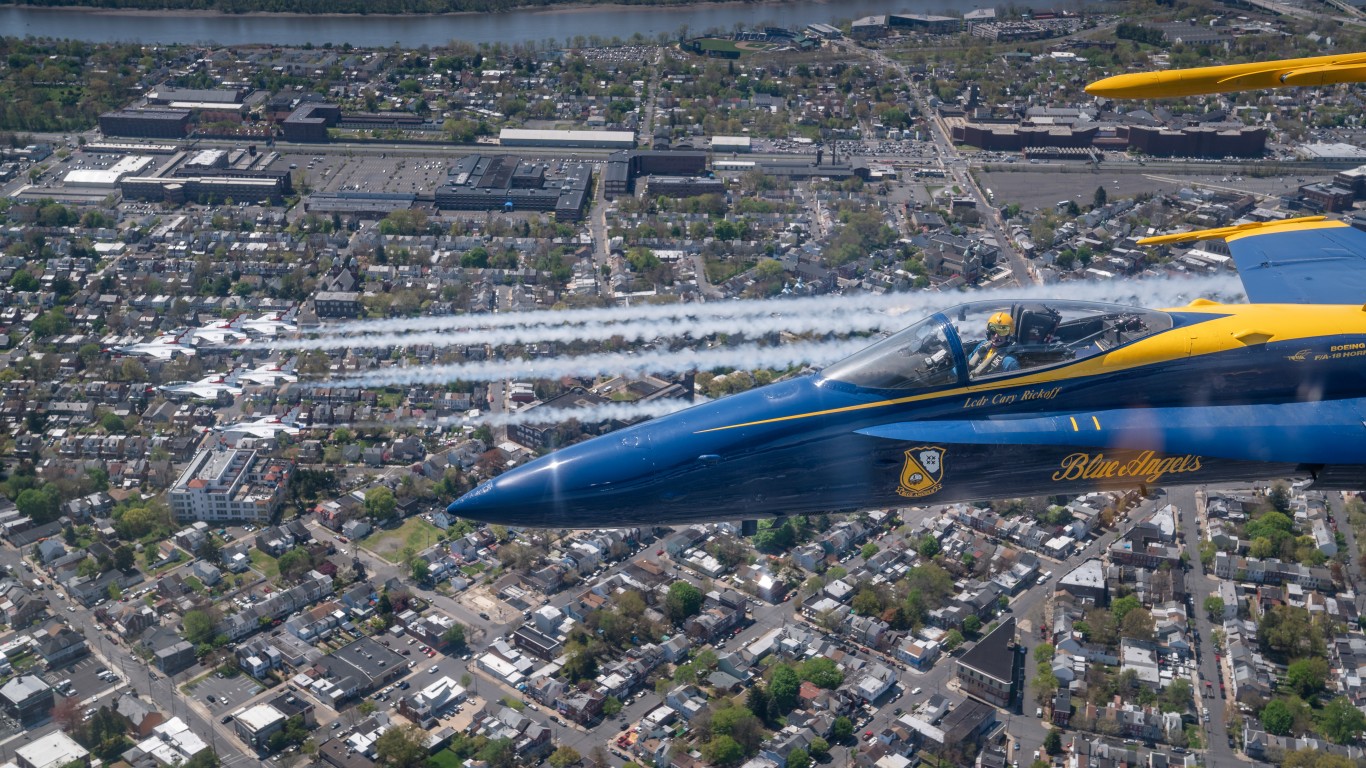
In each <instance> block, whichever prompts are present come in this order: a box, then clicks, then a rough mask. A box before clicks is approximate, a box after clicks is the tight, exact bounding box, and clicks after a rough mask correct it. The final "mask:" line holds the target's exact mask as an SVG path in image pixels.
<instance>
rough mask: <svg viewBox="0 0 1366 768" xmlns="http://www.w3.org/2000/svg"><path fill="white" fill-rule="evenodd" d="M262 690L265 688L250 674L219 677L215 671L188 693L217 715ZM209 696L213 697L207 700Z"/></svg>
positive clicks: (238, 705) (233, 707)
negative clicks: (211, 699)
mask: <svg viewBox="0 0 1366 768" xmlns="http://www.w3.org/2000/svg"><path fill="white" fill-rule="evenodd" d="M263 690H265V688H264V687H263V686H262V685H261V684H260V683H258V682H256V681H255V680H253V679H252V678H251V676H250V675H247V674H238V675H237V676H235V677H224V678H220V677H218V676H217V674H216V673H215V674H213V675H209V676H208V677H206V678H204V679H203V680H200V681H199V682H198V683H196V684H195V687H194V690H193V691H191V692H190V695H191V696H193V697H195V698H196V699H199V700H200V701H202V702H204V705H205V706H207V707H208V708H209V710H210V711H212V712H213V713H214V714H215V715H219V714H222V713H224V712H231V711H232V710H234V709H236V708H238V707H240V706H242V704H243V703H245V702H246V701H247V700H248V699H250V698H251V697H253V696H255V695H256V694H258V693H260V692H261V691H263ZM210 696H212V697H213V701H209V697H210Z"/></svg>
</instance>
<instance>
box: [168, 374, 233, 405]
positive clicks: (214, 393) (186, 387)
mask: <svg viewBox="0 0 1366 768" xmlns="http://www.w3.org/2000/svg"><path fill="white" fill-rule="evenodd" d="M157 389H158V390H159V391H160V392H161V393H162V394H163V395H167V396H168V397H174V398H181V397H184V398H195V399H199V400H217V399H218V398H219V396H220V395H224V394H228V395H232V396H233V397H237V396H238V395H240V394H242V388H241V387H240V386H237V377H236V376H235V375H231V374H230V375H227V376H224V375H223V374H221V373H216V374H214V375H212V376H205V377H204V378H202V379H200V380H199V381H172V382H168V383H166V384H163V385H161V386H159V387H157Z"/></svg>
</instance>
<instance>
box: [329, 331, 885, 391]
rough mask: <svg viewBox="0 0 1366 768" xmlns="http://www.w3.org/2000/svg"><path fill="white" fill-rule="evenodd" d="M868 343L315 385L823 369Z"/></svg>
mask: <svg viewBox="0 0 1366 768" xmlns="http://www.w3.org/2000/svg"><path fill="white" fill-rule="evenodd" d="M868 344H869V342H868V340H867V339H845V340H841V341H834V342H824V343H814V342H809V343H801V344H786V345H783V346H779V347H758V346H752V345H749V346H743V347H724V348H714V349H683V350H661V351H657V352H647V353H645V354H638V355H637V354H622V353H612V354H601V355H583V356H581V357H565V358H543V359H536V360H491V361H485V362H478V363H465V364H458V365H435V366H424V367H421V368H416V367H414V368H385V369H381V370H376V371H367V372H364V373H360V374H356V375H352V376H345V377H341V378H334V379H332V380H330V381H325V382H314V383H313V384H312V386H316V387H325V386H346V387H383V386H407V385H410V384H444V383H449V382H453V381H504V380H507V379H558V378H564V377H575V378H578V377H592V376H605V375H624V376H629V375H634V376H641V375H644V374H648V373H681V372H684V371H690V370H694V369H699V368H701V369H707V368H736V369H744V370H753V369H758V368H777V369H783V368H790V367H792V366H794V365H802V364H812V365H825V364H828V363H832V362H834V361H836V360H840V359H843V358H845V357H848V356H849V355H851V354H853V353H854V352H857V351H858V350H860V349H862V348H864V347H866V346H868Z"/></svg>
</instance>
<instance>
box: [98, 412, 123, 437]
mask: <svg viewBox="0 0 1366 768" xmlns="http://www.w3.org/2000/svg"><path fill="white" fill-rule="evenodd" d="M100 428H101V429H103V430H104V431H105V432H107V433H109V434H111V435H121V434H123V433H124V432H126V431H128V427H127V426H126V425H125V424H124V423H123V419H121V418H119V416H118V414H116V413H113V412H112V411H111V412H109V413H106V414H104V415H103V416H101V417H100Z"/></svg>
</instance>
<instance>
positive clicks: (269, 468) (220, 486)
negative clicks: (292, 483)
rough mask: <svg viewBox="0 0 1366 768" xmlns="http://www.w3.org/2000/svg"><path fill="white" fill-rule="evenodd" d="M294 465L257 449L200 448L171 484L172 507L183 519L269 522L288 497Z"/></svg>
mask: <svg viewBox="0 0 1366 768" xmlns="http://www.w3.org/2000/svg"><path fill="white" fill-rule="evenodd" d="M290 470H291V466H290V464H289V462H287V461H283V460H280V459H272V458H270V457H267V456H263V455H259V454H257V452H256V451H243V450H237V449H235V448H229V449H222V450H207V451H201V452H200V453H199V454H198V455H197V456H195V457H194V458H193V459H191V460H190V464H189V466H188V467H186V468H185V471H184V472H182V473H181V475H180V478H179V479H178V480H177V481H176V483H175V485H174V486H172V487H171V491H170V497H171V512H172V514H174V515H175V516H176V519H177V520H179V521H181V522H184V521H186V520H205V521H215V522H216V521H224V520H247V521H251V522H263V521H267V520H269V519H270V518H271V516H272V515H273V514H274V513H275V511H276V510H277V509H278V508H279V507H280V505H281V504H282V503H283V502H284V496H285V493H286V491H287V489H288V487H289V479H290V475H291V474H292V473H291V471H290Z"/></svg>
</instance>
